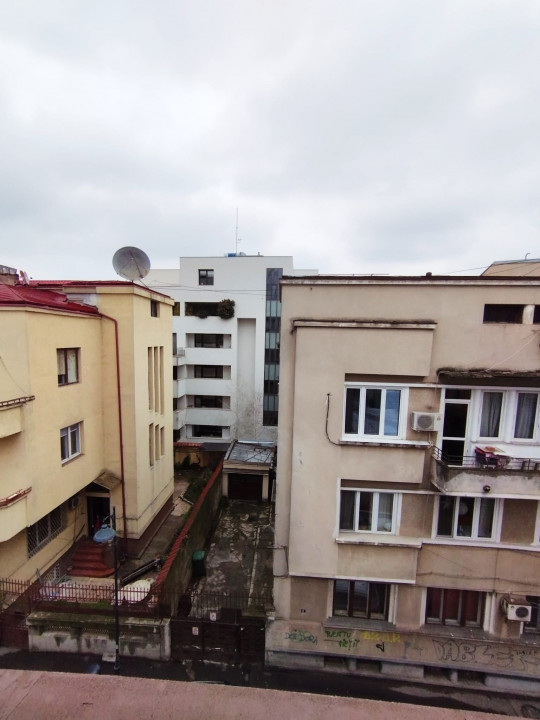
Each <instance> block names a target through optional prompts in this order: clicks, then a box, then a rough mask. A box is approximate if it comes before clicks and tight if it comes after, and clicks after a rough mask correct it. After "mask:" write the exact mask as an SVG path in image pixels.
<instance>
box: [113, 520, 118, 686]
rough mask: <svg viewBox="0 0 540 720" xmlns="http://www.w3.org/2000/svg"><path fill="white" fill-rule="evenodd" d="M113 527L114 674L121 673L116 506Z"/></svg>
mask: <svg viewBox="0 0 540 720" xmlns="http://www.w3.org/2000/svg"><path fill="white" fill-rule="evenodd" d="M112 527H113V530H114V539H113V562H114V642H115V651H114V674H115V675H119V674H120V618H119V615H118V551H117V547H118V535H117V534H116V508H115V507H113V511H112Z"/></svg>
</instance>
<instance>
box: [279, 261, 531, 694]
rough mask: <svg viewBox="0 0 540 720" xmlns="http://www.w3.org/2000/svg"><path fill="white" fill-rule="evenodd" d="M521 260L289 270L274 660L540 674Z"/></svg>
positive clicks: (527, 288) (362, 669) (423, 672)
mask: <svg viewBox="0 0 540 720" xmlns="http://www.w3.org/2000/svg"><path fill="white" fill-rule="evenodd" d="M536 262H537V261H536ZM537 264H538V263H537ZM500 269H501V268H498V270H500ZM528 270H529V266H528V265H527V264H526V263H525V264H524V265H523V267H522V273H521V276H517V275H515V274H514V276H513V277H506V276H504V275H501V274H500V272H494V273H490V274H486V275H484V276H480V277H438V276H431V275H429V276H425V277H369V276H366V277H345V276H317V277H301V278H290V277H289V278H284V279H283V280H282V283H281V299H282V324H281V347H280V350H281V377H280V417H279V427H278V463H277V481H276V482H277V496H276V536H275V550H274V575H275V579H274V596H275V597H274V599H275V616H274V618H273V619H272V621H271V622H270V623H269V628H268V632H267V661H268V663H269V664H271V665H275V666H285V667H304V668H317V669H323V668H326V669H340V670H341V671H344V672H349V673H370V672H373V673H382V674H388V675H394V676H403V677H409V678H410V677H416V678H422V677H423V678H429V677H434V678H435V677H440V676H441V673H444V674H445V675H446V676H449V677H450V678H451V679H454V680H455V679H456V678H458V679H459V676H460V674H461V673H463V672H467V673H468V674H470V673H471V672H473V673H479V674H480V675H479V677H482V678H483V679H485V680H486V682H488V683H489V682H492V683H497V682H503V681H504V677H503V678H501V676H512V677H513V678H516V677H517V678H529V679H531V678H534V679H536V678H538V677H539V674H540V634H539V633H540V615H539V612H538V608H539V603H540V521H539V500H540V415H539V412H540V409H539V406H540V398H539V396H540V383H539V379H540V348H539V345H540V277H534V276H530V275H528ZM468 677H470V675H468Z"/></svg>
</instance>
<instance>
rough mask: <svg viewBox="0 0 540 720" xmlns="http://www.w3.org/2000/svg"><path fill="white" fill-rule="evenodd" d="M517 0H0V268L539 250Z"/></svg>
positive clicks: (309, 263) (358, 268)
mask: <svg viewBox="0 0 540 720" xmlns="http://www.w3.org/2000/svg"><path fill="white" fill-rule="evenodd" d="M539 29H540V6H539V5H538V3H537V2H536V0H513V1H512V2H506V1H505V0H467V1H465V0H453V1H450V0H437V1H436V2H433V0H429V1H428V0H413V1H412V2H408V3H403V2H398V0H381V2H378V3H376V4H375V3H368V2H367V1H363V0H362V1H360V2H357V0H344V1H343V2H341V3H339V4H338V5H337V6H336V5H335V3H330V2H329V0H322V2H320V3H317V6H316V8H315V7H314V6H313V4H312V3H308V2H307V0H290V1H289V2H285V0H277V2H276V1H275V0H274V1H273V2H270V0H263V1H262V2H258V3H252V2H248V0H232V1H231V2H229V3H222V2H218V0H201V2H198V3H179V2H176V1H174V2H173V0H169V1H167V0H157V1H156V2H155V3H152V4H151V5H150V4H148V3H146V2H143V1H142V0H129V2H128V0H116V2H114V3H112V4H111V3H105V2H104V1H103V0H98V1H97V2H95V3H77V2H73V1H72V0H50V1H49V2H47V3H46V4H43V3H42V2H40V0H24V2H20V3H4V4H3V6H2V7H1V8H0V153H1V157H2V168H1V169H0V238H1V242H2V254H1V257H0V263H5V264H10V265H14V266H16V267H23V268H25V269H27V271H28V272H29V273H30V274H31V275H33V276H35V277H46V276H49V277H60V276H66V277H75V276H80V277H112V276H113V273H112V270H111V267H110V258H111V256H112V253H113V252H114V250H115V249H116V248H117V247H120V246H122V245H128V244H129V245H133V244H138V245H141V246H142V247H143V248H144V249H145V251H146V252H147V253H148V254H149V255H150V257H151V259H152V262H153V265H154V266H156V267H157V266H159V265H162V266H169V267H170V266H174V265H175V264H176V263H177V258H178V256H180V255H183V254H185V255H194V254H201V255H216V254H222V253H226V252H230V251H232V250H234V240H235V213H236V208H237V207H239V209H240V237H241V238H242V241H241V243H240V245H239V249H240V250H242V251H244V252H247V253H257V252H261V253H263V254H292V255H294V257H295V263H296V265H297V266H298V267H312V268H315V267H316V268H318V269H319V270H320V271H322V272H385V273H395V272H398V273H402V272H407V273H408V272H410V273H424V272H426V271H427V270H430V271H433V272H450V271H455V270H465V269H467V268H478V267H481V266H485V265H487V264H489V262H491V261H492V260H495V259H503V258H512V257H524V255H525V253H528V252H529V253H531V255H532V256H535V255H536V256H540V247H539V231H538V227H539V220H540V218H539V213H540V211H539V210H538V208H539V203H538V187H540V164H539V160H538V158H539V157H540V87H539V85H540V77H539V75H538V72H537V68H538V67H539V66H540V46H539V44H538V42H537V37H538V31H539Z"/></svg>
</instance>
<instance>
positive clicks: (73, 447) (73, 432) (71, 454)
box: [60, 422, 82, 464]
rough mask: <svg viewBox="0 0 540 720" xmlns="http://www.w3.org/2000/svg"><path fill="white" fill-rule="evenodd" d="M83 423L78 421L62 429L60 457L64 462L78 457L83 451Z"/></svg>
mask: <svg viewBox="0 0 540 720" xmlns="http://www.w3.org/2000/svg"><path fill="white" fill-rule="evenodd" d="M81 429H82V423H80V422H78V423H75V424H73V425H68V426H67V427H65V428H62V429H61V430H60V457H61V460H62V464H64V463H67V462H69V461H70V460H72V459H73V458H75V457H78V456H79V455H81V453H82V449H81V448H82V432H81ZM64 438H65V439H66V440H67V442H66V445H65V450H66V454H65V457H64V443H63V439H64Z"/></svg>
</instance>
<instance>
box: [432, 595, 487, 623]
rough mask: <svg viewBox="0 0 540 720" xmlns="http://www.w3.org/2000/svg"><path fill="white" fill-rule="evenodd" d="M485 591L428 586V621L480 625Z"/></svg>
mask: <svg viewBox="0 0 540 720" xmlns="http://www.w3.org/2000/svg"><path fill="white" fill-rule="evenodd" d="M483 611H484V593H480V592H475V591H474V590H447V589H443V588H428V589H427V596H426V623H436V624H439V625H462V626H473V627H480V626H481V625H482V615H483Z"/></svg>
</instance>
